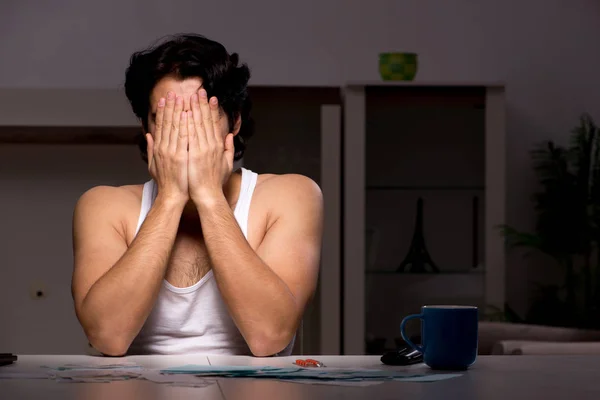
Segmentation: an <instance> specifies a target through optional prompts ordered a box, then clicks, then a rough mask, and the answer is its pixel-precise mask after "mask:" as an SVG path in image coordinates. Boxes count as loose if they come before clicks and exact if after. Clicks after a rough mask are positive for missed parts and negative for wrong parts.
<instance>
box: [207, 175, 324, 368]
mask: <svg viewBox="0 0 600 400" xmlns="http://www.w3.org/2000/svg"><path fill="white" fill-rule="evenodd" d="M263 185H265V186H266V185H269V186H270V187H269V188H267V187H264V188H263V189H262V190H265V193H267V192H268V193H269V195H268V196H269V197H271V198H272V203H273V208H272V210H271V214H272V220H271V221H270V226H269V227H268V228H267V233H266V235H265V237H264V239H263V241H262V243H261V244H260V246H259V247H258V249H257V250H256V252H255V251H254V250H253V249H252V248H251V247H250V244H249V243H248V242H247V241H246V238H245V237H244V235H243V233H242V231H241V229H240V227H239V225H238V224H237V222H236V220H235V217H234V215H233V212H232V211H231V208H230V207H229V206H228V204H227V202H226V201H225V200H224V199H214V200H211V201H207V202H205V203H199V206H198V211H199V214H200V220H201V224H202V231H203V234H204V240H205V242H206V247H207V249H208V253H209V256H210V259H211V262H212V267H213V271H214V274H215V279H216V282H217V285H218V287H219V290H220V291H221V294H222V296H223V299H224V301H225V303H226V304H227V307H228V309H229V312H230V313H231V316H232V318H233V320H234V321H235V323H236V325H237V327H238V329H239V330H240V332H241V333H242V335H243V336H244V339H245V340H246V343H247V344H248V346H249V347H250V350H251V351H252V353H253V354H254V355H255V356H269V355H273V354H275V353H278V352H280V351H281V350H283V349H284V348H285V347H286V346H287V345H288V343H289V342H290V341H291V339H292V337H293V336H294V334H295V333H296V330H297V329H298V326H299V324H300V320H301V319H302V315H303V313H304V310H305V308H306V305H307V303H308V302H309V300H310V299H311V298H312V296H313V294H314V291H315V288H316V284H317V277H318V272H319V260H320V251H321V235H322V218H323V205H322V196H321V191H320V189H319V188H318V186H317V185H316V184H315V183H314V182H313V181H311V180H310V179H308V178H305V177H303V176H299V175H287V176H281V177H276V178H271V179H270V180H269V181H268V182H265V183H264V184H263Z"/></svg>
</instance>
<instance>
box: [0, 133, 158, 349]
mask: <svg viewBox="0 0 600 400" xmlns="http://www.w3.org/2000/svg"><path fill="white" fill-rule="evenodd" d="M146 171H147V170H146V166H145V165H144V163H143V161H142V160H141V158H140V156H139V152H138V151H137V149H136V148H135V147H134V146H100V145H93V146H80V145H72V146H69V145H66V146H65V145H62V146H53V145H2V146H1V147H0V182H2V197H1V200H0V202H1V204H2V206H1V207H0V221H2V222H1V227H0V243H2V249H1V254H2V257H1V259H0V268H1V271H2V272H1V275H0V293H1V296H0V299H1V302H2V307H0V316H1V320H2V321H3V322H2V324H1V326H2V329H0V352H3V351H4V352H7V351H9V352H15V353H19V354H36V353H37V354H40V353H53V354H59V353H63V354H65V353H66V354H77V353H79V354H81V353H83V352H84V351H85V349H86V344H87V341H86V339H85V335H84V334H83V331H82V330H81V328H80V326H79V324H78V322H77V319H76V317H75V312H74V309H73V301H72V298H71V273H72V271H73V257H72V247H71V221H72V217H73V208H74V206H75V203H76V202H77V199H78V198H79V196H81V194H83V192H84V191H86V190H87V189H89V188H90V187H92V186H96V185H123V184H131V183H140V182H144V181H146V180H147V179H148V178H147V176H148V175H147V172H146ZM37 290H42V291H43V292H44V297H42V298H40V299H38V298H37V297H36V296H35V294H36V291H37Z"/></svg>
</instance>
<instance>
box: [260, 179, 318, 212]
mask: <svg viewBox="0 0 600 400" xmlns="http://www.w3.org/2000/svg"><path fill="white" fill-rule="evenodd" d="M256 192H257V197H260V198H262V199H265V201H266V202H268V204H269V205H270V207H269V208H277V207H291V208H297V207H309V208H312V207H315V206H316V207H321V202H322V193H321V188H320V187H319V185H318V184H317V183H316V182H315V181H314V180H313V179H311V178H309V177H307V176H304V175H300V174H281V175H278V174H260V175H259V176H258V181H257V184H256Z"/></svg>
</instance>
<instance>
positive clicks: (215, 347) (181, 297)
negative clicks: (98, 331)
mask: <svg viewBox="0 0 600 400" xmlns="http://www.w3.org/2000/svg"><path fill="white" fill-rule="evenodd" d="M241 171H242V183H241V188H240V194H239V198H238V201H237V203H236V205H235V209H234V215H235V219H236V220H237V223H238V224H239V226H240V228H241V230H242V232H243V233H244V236H245V237H246V239H247V238H248V212H249V210H250V202H251V200H252V194H253V193H254V188H255V187H256V180H257V177H258V175H257V174H256V173H254V172H252V171H250V170H247V169H245V168H241ZM156 194H157V188H156V184H155V182H154V180H150V181H148V182H146V183H145V184H144V190H143V194H142V207H141V211H140V217H139V220H138V225H137V229H136V235H137V232H139V230H140V227H141V225H142V223H143V222H144V220H145V219H146V216H147V215H148V212H149V211H150V208H151V207H152V204H153V203H154V199H155V198H156ZM293 344H294V340H292V342H291V343H290V344H289V345H288V346H287V347H286V348H285V349H284V350H283V351H282V352H280V353H279V354H278V355H289V354H290V353H291V350H292V347H293ZM194 353H201V354H232V355H251V352H250V349H249V348H248V345H247V344H246V341H245V340H244V338H243V337H242V335H241V333H240V331H239V330H238V329H237V327H236V326H235V323H234V322H233V319H232V318H231V316H230V315H229V311H228V310H227V307H226V305H225V303H224V301H223V298H222V297H221V293H220V292H219V289H218V287H217V282H216V281H215V278H214V276H213V271H212V269H211V270H210V271H209V272H208V273H207V274H206V275H205V276H204V277H202V279H200V280H199V281H198V282H197V283H196V284H194V285H192V286H189V287H185V288H178V287H175V286H173V285H171V284H170V283H169V282H167V280H165V279H163V282H162V285H161V288H160V292H159V295H158V299H157V300H156V304H155V305H154V308H153V309H152V311H151V313H150V315H149V316H148V319H146V322H145V323H144V326H143V327H142V329H141V331H140V332H139V334H138V335H137V337H136V338H135V339H134V340H133V343H132V344H131V346H130V348H129V352H128V354H132V355H133V354H194Z"/></svg>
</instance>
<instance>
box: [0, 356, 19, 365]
mask: <svg viewBox="0 0 600 400" xmlns="http://www.w3.org/2000/svg"><path fill="white" fill-rule="evenodd" d="M15 361H17V356H16V355H14V354H11V353H0V366H3V365H9V364H12V363H14V362H15Z"/></svg>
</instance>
